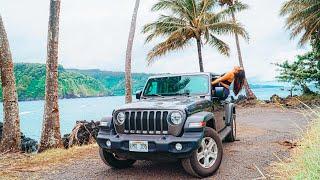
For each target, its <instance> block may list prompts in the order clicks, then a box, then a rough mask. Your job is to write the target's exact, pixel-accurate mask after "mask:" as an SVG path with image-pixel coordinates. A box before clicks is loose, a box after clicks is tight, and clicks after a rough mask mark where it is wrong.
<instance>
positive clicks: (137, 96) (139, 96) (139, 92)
mask: <svg viewBox="0 0 320 180" xmlns="http://www.w3.org/2000/svg"><path fill="white" fill-rule="evenodd" d="M141 94H142V91H141V90H140V91H137V92H136V99H140V98H141Z"/></svg>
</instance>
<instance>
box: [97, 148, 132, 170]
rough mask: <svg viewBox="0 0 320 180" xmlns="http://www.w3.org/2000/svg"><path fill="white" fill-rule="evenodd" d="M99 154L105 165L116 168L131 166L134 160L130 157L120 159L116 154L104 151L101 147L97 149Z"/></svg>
mask: <svg viewBox="0 0 320 180" xmlns="http://www.w3.org/2000/svg"><path fill="white" fill-rule="evenodd" d="M99 154H100V157H101V159H102V161H103V162H104V163H105V164H106V165H108V166H110V167H113V168H117V169H124V168H128V167H131V166H132V165H133V164H134V163H135V162H136V160H132V159H121V158H119V157H117V155H116V154H114V153H110V152H107V151H104V150H103V149H102V148H100V149H99Z"/></svg>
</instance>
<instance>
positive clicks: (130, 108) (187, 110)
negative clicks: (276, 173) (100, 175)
mask: <svg viewBox="0 0 320 180" xmlns="http://www.w3.org/2000/svg"><path fill="white" fill-rule="evenodd" d="M217 77H218V75H215V74H212V73H192V74H177V75H161V76H153V77H150V78H149V79H148V81H147V83H146V85H145V87H144V89H143V91H139V92H138V93H137V94H136V98H137V99H138V100H137V101H136V102H133V103H130V104H125V105H123V106H122V107H119V108H117V109H115V110H114V111H113V113H112V116H110V117H106V118H103V119H102V120H101V124H100V130H99V134H98V137H97V142H98V144H99V146H100V156H101V159H102V160H103V162H104V163H106V164H107V165H109V166H111V167H114V168H127V167H130V166H131V165H133V164H134V163H135V161H136V160H155V161H159V160H165V161H169V160H180V161H181V163H182V166H183V167H184V169H185V170H186V172H188V173H189V174H191V175H193V176H196V177H208V176H211V175H213V173H214V172H216V171H217V170H218V168H219V166H220V164H221V160H222V154H223V147H222V141H229V142H232V141H235V139H236V111H235V106H234V104H233V103H231V102H229V101H228V100H226V98H227V97H226V96H225V95H224V89H223V87H213V86H212V85H211V81H213V80H214V79H216V78H217Z"/></svg>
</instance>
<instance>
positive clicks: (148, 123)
mask: <svg viewBox="0 0 320 180" xmlns="http://www.w3.org/2000/svg"><path fill="white" fill-rule="evenodd" d="M168 114H169V112H168V111H126V112H125V115H126V119H125V123H124V132H125V133H127V134H168V120H167V119H168Z"/></svg>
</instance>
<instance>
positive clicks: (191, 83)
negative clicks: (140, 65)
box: [143, 75, 209, 96]
mask: <svg viewBox="0 0 320 180" xmlns="http://www.w3.org/2000/svg"><path fill="white" fill-rule="evenodd" d="M208 91H209V81H208V76H207V75H185V76H172V77H160V78H151V79H149V80H148V82H147V85H146V88H145V90H144V92H143V96H174V95H202V94H207V93H208Z"/></svg>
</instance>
